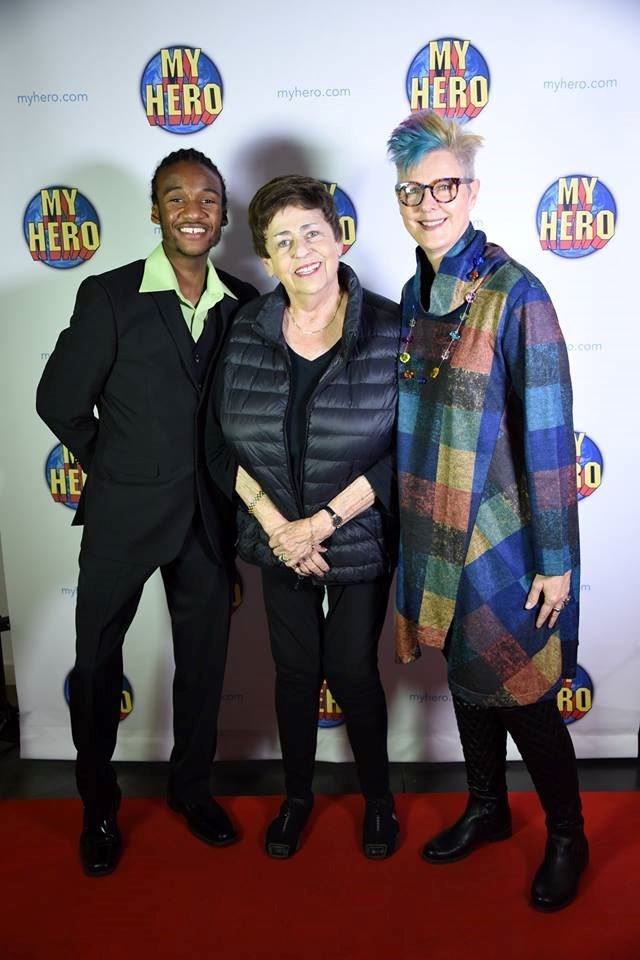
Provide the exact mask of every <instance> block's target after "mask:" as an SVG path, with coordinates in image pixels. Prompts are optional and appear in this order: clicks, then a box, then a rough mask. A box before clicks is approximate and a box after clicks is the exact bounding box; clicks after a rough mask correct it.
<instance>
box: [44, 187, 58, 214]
mask: <svg viewBox="0 0 640 960" xmlns="http://www.w3.org/2000/svg"><path fill="white" fill-rule="evenodd" d="M40 202H41V204H42V216H43V217H58V216H60V214H61V213H62V206H61V205H60V191H59V190H51V192H49V190H41V191H40Z"/></svg>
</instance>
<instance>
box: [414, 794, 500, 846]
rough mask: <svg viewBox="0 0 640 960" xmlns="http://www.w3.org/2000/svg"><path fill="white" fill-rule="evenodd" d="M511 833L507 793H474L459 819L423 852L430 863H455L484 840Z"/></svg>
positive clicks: (498, 837) (497, 838) (431, 841)
mask: <svg viewBox="0 0 640 960" xmlns="http://www.w3.org/2000/svg"><path fill="white" fill-rule="evenodd" d="M510 836H511V811H510V810H509V804H508V802H507V798H506V797H484V798H482V797H478V796H475V795H474V794H471V796H470V797H469V801H468V803H467V808H466V810H465V812H464V813H463V814H462V816H461V817H460V819H459V820H457V821H456V822H455V823H454V824H453V826H451V827H449V828H448V829H447V830H443V831H442V833H439V834H437V836H435V837H433V839H432V840H429V842H428V843H427V844H426V845H425V847H424V849H423V851H422V856H423V857H424V859H425V860H428V861H429V862H430V863H454V862H455V861H456V860H462V859H463V858H464V857H467V856H468V855H469V854H470V853H472V852H473V851H474V850H475V849H476V847H477V846H479V845H480V844H481V843H492V842H494V841H496V840H506V839H507V838H508V837H510Z"/></svg>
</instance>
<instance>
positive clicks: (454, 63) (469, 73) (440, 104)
mask: <svg viewBox="0 0 640 960" xmlns="http://www.w3.org/2000/svg"><path fill="white" fill-rule="evenodd" d="M490 80H491V78H490V75H489V67H488V66H487V61H486V60H485V58H484V57H483V56H482V54H481V53H480V51H479V50H478V49H477V48H476V47H474V46H472V45H471V43H470V42H469V41H468V40H461V39H460V38H458V37H440V39H438V40H430V41H429V43H428V44H427V45H426V47H422V49H421V50H418V52H417V53H416V55H415V57H414V58H413V60H412V61H411V65H410V67H409V70H408V71H407V79H406V91H407V97H408V98H409V103H410V105H411V110H412V111H416V110H427V109H430V110H435V112H436V113H438V114H439V115H440V116H441V117H447V118H449V119H451V120H457V121H458V122H459V123H467V122H468V121H469V120H472V119H473V118H474V117H477V116H478V114H479V113H480V112H481V111H482V110H483V109H484V108H485V107H486V105H487V103H488V102H489V85H490Z"/></svg>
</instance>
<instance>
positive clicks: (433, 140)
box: [387, 110, 483, 177]
mask: <svg viewBox="0 0 640 960" xmlns="http://www.w3.org/2000/svg"><path fill="white" fill-rule="evenodd" d="M482 142H483V140H482V137H479V136H478V135H477V134H475V133H464V132H463V128H462V127H461V126H460V124H458V123H456V122H455V120H446V119H445V118H444V117H441V116H440V115H439V114H437V113H436V112H435V111H434V110H417V111H416V112H415V113H412V114H411V115H410V116H408V117H407V119H406V120H403V122H402V123H401V124H400V125H399V126H397V127H396V128H395V130H394V131H393V133H392V134H391V136H390V137H389V141H388V143H387V148H388V152H389V157H390V158H391V160H392V161H393V162H394V163H395V165H396V167H397V169H398V172H399V173H400V174H401V175H404V174H406V173H407V172H408V171H409V170H410V169H411V167H415V165H416V164H418V163H420V161H421V160H422V158H423V157H425V156H426V155H427V154H428V153H431V152H432V151H433V150H449V151H450V152H451V153H452V154H453V155H454V157H456V159H457V160H458V161H459V162H460V164H461V166H462V169H463V170H464V174H465V176H466V177H473V176H475V172H474V166H473V162H474V160H475V156H476V151H477V150H478V147H481V146H482Z"/></svg>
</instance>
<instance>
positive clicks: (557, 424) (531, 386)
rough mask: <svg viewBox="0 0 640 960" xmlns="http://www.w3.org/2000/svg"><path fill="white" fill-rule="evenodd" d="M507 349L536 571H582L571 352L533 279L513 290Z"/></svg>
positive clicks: (506, 328) (505, 333)
mask: <svg viewBox="0 0 640 960" xmlns="http://www.w3.org/2000/svg"><path fill="white" fill-rule="evenodd" d="M511 293H512V296H511V297H510V298H509V299H511V301H512V304H511V308H510V309H508V311H507V314H506V320H505V325H504V331H503V338H502V350H503V354H504V357H505V362H506V365H507V369H508V372H509V375H510V379H511V383H512V387H513V389H514V391H515V392H516V394H517V396H518V398H519V400H520V402H521V404H522V415H523V425H524V472H525V476H526V481H527V488H528V495H529V504H530V510H531V532H532V539H533V550H534V561H535V568H536V571H537V572H538V573H540V574H543V575H548V576H551V575H557V574H562V573H565V572H566V571H567V570H572V569H577V568H578V565H579V547H578V515H577V485H576V452H575V435H574V431H573V416H572V390H571V378H570V373H569V359H568V356H567V349H566V345H565V342H564V338H563V336H562V332H561V330H560V325H559V323H558V318H557V316H556V312H555V310H554V307H553V304H552V303H551V300H550V298H549V295H548V294H547V292H546V290H545V289H544V287H543V286H542V284H541V283H540V282H539V281H538V280H537V279H536V278H535V277H533V276H532V275H531V274H526V275H525V276H524V277H523V278H522V279H521V281H520V282H519V283H518V284H517V285H516V287H515V288H514V289H513V290H512V292H511Z"/></svg>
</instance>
